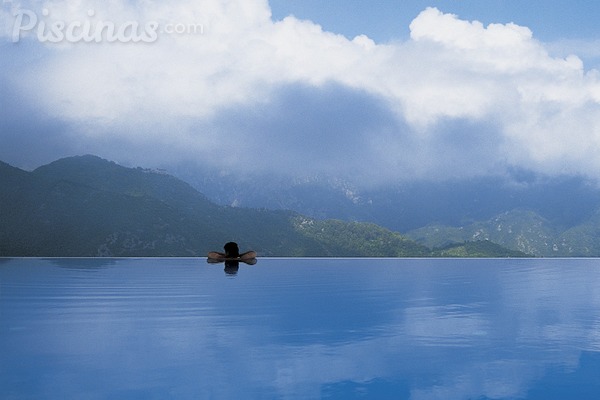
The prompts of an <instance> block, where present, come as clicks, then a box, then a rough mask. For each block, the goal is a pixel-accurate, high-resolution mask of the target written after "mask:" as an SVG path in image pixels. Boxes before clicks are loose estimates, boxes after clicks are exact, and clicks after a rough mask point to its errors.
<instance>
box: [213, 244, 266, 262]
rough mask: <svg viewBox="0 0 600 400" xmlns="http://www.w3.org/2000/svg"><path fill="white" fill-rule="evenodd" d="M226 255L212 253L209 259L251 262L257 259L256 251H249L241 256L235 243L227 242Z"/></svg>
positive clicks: (224, 247) (216, 252) (217, 252)
mask: <svg viewBox="0 0 600 400" xmlns="http://www.w3.org/2000/svg"><path fill="white" fill-rule="evenodd" d="M223 249H224V250H225V253H221V252H219V251H211V252H210V253H208V258H215V259H219V258H232V259H240V260H250V259H253V258H256V252H255V251H247V252H245V253H242V254H240V249H239V247H238V245H237V243H235V242H227V243H225V246H223Z"/></svg>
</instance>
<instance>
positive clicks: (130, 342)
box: [0, 260, 600, 400]
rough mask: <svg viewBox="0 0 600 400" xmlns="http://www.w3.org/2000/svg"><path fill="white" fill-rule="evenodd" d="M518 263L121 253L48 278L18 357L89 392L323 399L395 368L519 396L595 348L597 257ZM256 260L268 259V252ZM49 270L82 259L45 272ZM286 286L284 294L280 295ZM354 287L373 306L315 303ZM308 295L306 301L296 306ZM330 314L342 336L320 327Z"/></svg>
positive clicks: (419, 381)
mask: <svg viewBox="0 0 600 400" xmlns="http://www.w3.org/2000/svg"><path fill="white" fill-rule="evenodd" d="M398 262H399V263H402V261H398ZM510 262H513V261H505V262H500V263H499V264H494V265H493V268H487V269H485V270H483V271H482V270H481V268H480V267H479V265H478V264H467V265H461V264H458V266H457V267H456V268H450V267H441V265H440V264H436V263H435V262H428V263H431V266H428V264H426V265H422V264H423V263H424V262H419V263H420V264H419V265H417V267H415V268H408V269H403V270H402V274H401V275H399V274H394V272H397V271H398V270H397V269H393V268H376V267H374V268H372V269H365V268H362V269H360V270H351V271H350V272H349V273H347V274H343V275H342V276H340V275H337V276H338V277H339V279H337V280H336V279H330V280H329V281H328V280H327V279H325V278H327V277H329V278H331V277H332V276H333V274H332V273H331V271H329V272H327V271H328V269H327V266H326V265H325V266H322V268H323V272H321V273H320V275H317V276H314V275H313V276H309V275H305V276H304V278H303V280H302V281H300V280H298V279H300V276H301V275H302V274H304V273H306V272H315V271H313V270H310V271H308V269H306V268H305V269H304V270H302V274H300V273H299V272H298V271H300V269H299V268H291V267H290V269H288V270H285V271H283V269H281V270H279V271H281V272H277V271H278V270H273V271H271V272H273V273H274V276H273V277H270V278H269V276H267V275H264V276H260V275H259V274H261V273H263V272H262V271H265V270H266V269H268V268H263V269H252V270H249V272H248V274H244V275H243V278H242V277H240V278H242V279H236V280H228V279H225V278H224V277H223V276H222V271H220V270H218V269H212V270H211V269H193V270H186V269H185V268H184V269H175V270H174V269H173V268H175V267H170V268H171V270H170V272H168V273H165V272H163V271H162V269H153V268H152V266H150V267H148V266H145V267H144V269H143V272H144V273H143V274H142V273H140V272H141V271H142V270H140V269H136V268H135V267H131V266H130V267H129V269H125V268H123V265H122V264H123V263H124V262H119V265H117V267H115V268H107V269H104V270H102V276H101V277H98V276H97V275H98V274H91V276H90V274H87V275H85V276H86V277H87V276H89V279H93V280H92V281H90V280H87V278H86V279H83V280H81V279H79V280H73V281H71V286H58V287H53V288H52V289H51V291H48V290H49V289H48V288H46V289H45V290H46V291H45V292H44V293H43V295H44V296H45V297H44V301H46V302H47V304H48V308H47V309H43V311H44V312H43V313H41V314H38V315H36V319H35V320H23V321H21V322H22V328H23V329H22V331H20V332H19V335H18V336H14V335H13V336H11V340H12V341H13V344H15V343H14V342H15V341H16V342H17V344H18V345H19V346H20V348H21V349H25V350H21V353H20V356H22V360H23V362H24V363H25V365H27V363H31V364H32V365H34V364H35V365H37V362H38V359H39V355H40V354H41V355H43V356H44V358H45V359H47V360H50V361H48V363H49V364H53V365H55V366H57V368H54V369H53V370H51V371H47V372H46V375H45V378H43V379H42V380H41V381H40V383H39V385H40V386H41V387H43V390H44V391H45V392H46V393H53V392H52V391H53V390H55V392H56V393H62V394H65V396H63V397H69V396H67V395H68V394H73V393H78V394H81V396H79V397H80V398H83V397H86V395H89V394H90V393H92V392H93V391H94V390H101V389H102V387H103V386H104V385H106V386H107V387H111V388H113V390H114V393H122V392H124V391H127V390H138V391H140V393H142V392H144V391H147V392H148V391H150V392H152V393H158V394H162V395H164V397H165V398H167V397H173V396H176V397H177V398H192V397H194V396H196V397H197V396H198V395H200V397H207V398H217V399H219V398H244V397H245V398H253V397H277V398H284V399H286V398H316V397H320V394H321V393H322V390H323V388H324V387H326V386H329V387H331V386H332V385H336V384H340V383H343V382H356V383H360V384H362V385H363V388H364V389H365V390H368V389H369V385H371V384H372V383H373V382H375V381H376V380H382V379H383V380H386V381H389V382H393V381H394V380H399V379H402V380H405V381H406V382H407V385H409V386H410V393H411V399H414V400H426V399H469V398H479V397H482V396H485V397H488V398H514V397H519V396H524V395H526V394H527V392H528V390H530V389H531V387H532V386H534V385H535V383H536V382H538V381H539V380H540V379H542V378H543V377H544V376H545V375H546V374H547V372H548V370H550V369H557V368H558V369H561V370H565V371H574V370H576V369H577V368H578V366H579V358H580V355H581V353H582V352H583V351H596V352H597V351H599V350H600V336H599V333H598V332H600V315H599V314H600V295H599V294H600V289H599V288H600V272H597V271H595V270H594V269H588V270H586V268H587V267H588V266H589V265H588V264H587V263H586V262H585V261H578V262H577V263H576V264H570V265H572V266H571V267H570V268H563V267H562V266H561V264H560V263H559V262H558V261H548V260H544V261H539V262H538V261H531V260H529V261H527V262H525V263H524V264H521V262H517V261H514V263H515V264H514V267H510V264H507V263H510ZM128 263H129V261H128ZM538 263H539V264H538ZM263 264H264V266H265V267H269V260H265V261H264V262H263ZM473 265H474V266H475V267H473ZM507 265H508V266H507ZM261 268H262V267H261ZM56 270H58V271H59V272H60V273H63V274H77V273H79V274H80V272H78V271H73V270H65V269H62V268H60V269H54V271H49V270H46V272H45V273H50V272H52V273H53V274H54V273H56ZM173 271H175V273H174V274H173ZM190 271H192V272H190ZM207 271H208V272H207ZM250 271H252V272H250ZM357 271H358V272H357ZM271 272H270V273H271ZM296 273H298V275H294V274H296ZM283 274H285V276H284V275H283ZM177 275H179V277H177ZM77 276H78V277H79V278H81V277H83V276H84V275H77ZM181 276H186V280H185V281H182V279H181ZM113 278H115V279H116V280H114V281H113V280H112V279H113ZM216 279H219V280H216ZM253 279H254V281H253ZM268 279H270V280H268ZM98 280H100V281H99V282H100V285H99V286H94V284H93V282H98ZM259 281H260V283H261V285H257V286H252V285H251V283H252V284H255V283H257V282H259ZM315 281H318V282H319V285H321V286H319V289H318V290H316V289H315V288H314V287H313V288H312V292H310V295H311V296H313V297H316V298H318V301H317V302H316V303H310V301H312V300H310V299H306V300H304V301H305V302H304V303H302V302H300V300H299V298H300V297H301V296H302V295H303V294H306V293H307V290H308V286H311V285H313V284H314V282H315ZM105 282H113V283H112V285H113V286H112V287H107V286H103V285H104V283H105ZM0 283H2V282H0ZM292 283H293V285H292ZM4 284H5V285H6V283H4ZM277 285H279V287H285V292H287V295H288V296H287V298H286V297H285V296H283V295H282V294H281V293H280V295H279V296H273V293H274V291H275V287H277ZM5 287H6V286H5ZM358 288H362V292H361V294H360V296H362V297H361V301H360V302H359V304H362V305H363V307H362V308H361V309H360V310H361V312H363V313H368V314H371V315H372V318H371V319H367V318H365V317H364V316H356V318H357V319H358V318H360V321H361V324H360V325H356V324H352V323H348V322H347V321H340V322H339V323H338V325H331V324H328V323H324V322H322V320H323V319H332V318H334V317H336V315H332V313H333V312H335V308H331V303H328V305H326V304H323V305H322V306H320V305H321V304H322V303H324V302H327V301H330V300H331V301H334V300H337V301H338V302H337V303H334V304H336V305H338V304H339V306H340V307H341V306H349V307H352V306H353V304H352V303H350V304H349V305H348V304H346V303H344V302H342V301H340V300H339V299H336V298H337V297H338V296H342V297H345V296H349V295H356V296H358V294H357V293H358V292H357V291H356V290H357V289H358ZM34 289H35V288H34ZM334 290H335V291H336V292H335V293H331V292H332V291H334ZM5 293H6V291H5ZM328 293H329V294H328ZM33 294H35V293H34V292H32V296H33ZM328 296H331V298H330V297H328ZM72 300H73V301H72ZM303 304H304V307H305V308H306V309H308V311H307V310H306V309H305V310H304V311H302V312H300V310H299V309H298V307H302V306H303ZM307 304H310V306H307ZM311 312H314V313H315V315H314V318H317V322H314V321H313V322H312V323H309V322H308V321H307V322H306V324H308V328H309V329H306V326H303V322H302V320H299V321H296V323H297V325H296V326H297V330H294V325H292V324H291V322H290V320H293V319H294V317H297V316H299V315H300V316H302V318H308V317H310V315H311ZM319 312H320V313H322V315H318V314H319ZM339 315H342V316H343V317H344V318H350V317H351V316H352V313H349V312H348V311H347V310H346V311H345V312H342V310H340V314H338V315H337V317H339ZM335 326H337V327H338V328H339V329H340V330H339V332H338V334H337V336H336V337H335V338H333V337H331V336H330V335H328V334H323V331H324V330H330V329H332V327H335ZM303 328H304V329H303ZM319 328H320V329H321V331H319ZM352 329H363V330H362V331H359V332H356V331H352V332H350V330H352ZM40 331H41V333H42V334H43V337H44V341H43V342H41V341H40V340H39V338H40ZM0 333H1V332H0ZM6 346H7V345H6V344H5V345H4V347H6ZM4 347H3V345H2V344H0V349H4ZM12 351H13V352H14V351H15V350H12ZM23 353H24V354H23ZM23 356H24V357H23ZM28 357H29V358H28ZM75 367H79V368H83V369H87V370H89V371H92V373H90V376H88V377H87V379H89V382H81V381H77V380H76V379H73V372H72V368H75ZM5 369H6V367H5V368H2V366H1V365H0V372H5ZM50 378H52V379H50ZM69 382H70V383H69ZM148 382H152V384H151V385H150V386H149V384H148ZM58 385H60V386H58ZM71 397H72V396H71ZM117 397H118V396H117Z"/></svg>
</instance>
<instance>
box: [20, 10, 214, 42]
mask: <svg viewBox="0 0 600 400" xmlns="http://www.w3.org/2000/svg"><path fill="white" fill-rule="evenodd" d="M14 16H15V23H14V26H13V30H12V41H13V43H17V42H19V41H20V40H21V39H22V38H23V36H25V35H34V36H35V37H36V38H37V40H38V41H40V42H42V43H61V42H68V43H80V42H84V43H101V42H108V43H115V42H118V43H140V42H141V43H153V42H156V41H157V40H158V38H159V36H160V34H167V35H175V34H177V35H187V34H193V35H199V34H200V35H201V34H204V25H202V24H183V23H163V24H160V23H159V22H157V21H148V22H145V23H140V22H138V21H132V20H130V21H124V22H121V23H115V22H113V21H107V20H96V18H95V16H96V12H95V11H94V10H88V12H87V17H86V18H84V19H82V20H74V21H68V22H67V21H63V20H58V19H51V18H50V11H49V10H48V9H47V8H44V9H43V10H42V12H41V16H40V15H38V14H37V13H36V12H34V11H32V10H26V9H24V10H18V11H16V12H15V13H14Z"/></svg>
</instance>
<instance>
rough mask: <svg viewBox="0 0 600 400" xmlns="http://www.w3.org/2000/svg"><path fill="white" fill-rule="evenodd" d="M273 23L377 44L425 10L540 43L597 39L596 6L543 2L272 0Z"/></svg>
mask: <svg viewBox="0 0 600 400" xmlns="http://www.w3.org/2000/svg"><path fill="white" fill-rule="evenodd" d="M269 3H270V4H271V8H272V11H273V16H274V18H276V19H281V18H282V17H285V16H287V15H289V14H293V15H295V16H296V17H298V18H302V19H309V20H312V21H314V22H317V23H319V24H321V25H322V26H323V27H324V29H326V30H330V31H333V32H338V33H342V34H344V35H347V36H350V37H353V36H356V35H358V34H363V33H364V34H367V35H369V37H372V38H373V39H375V40H377V41H388V40H395V39H401V40H403V39H406V38H407V37H408V35H409V29H408V25H409V24H410V22H411V21H412V20H413V19H414V17H415V16H416V15H418V14H419V12H421V11H422V10H424V9H425V8H427V7H437V8H439V9H440V10H442V11H444V12H448V13H453V14H457V15H459V16H460V17H461V18H463V19H467V20H478V21H481V22H483V23H484V24H486V25H487V24H489V23H508V22H514V23H516V24H519V25H523V26H527V27H529V28H530V29H531V30H533V31H534V32H535V35H536V37H537V38H538V39H540V40H543V41H554V40H558V39H565V38H568V39H583V38H597V36H598V15H600V3H598V2H593V1H582V0H575V1H544V0H530V1H522V0H486V1H482V0H446V1H415V0H407V1H403V0H376V1H369V0H346V1H319V0H271V1H270V2H269Z"/></svg>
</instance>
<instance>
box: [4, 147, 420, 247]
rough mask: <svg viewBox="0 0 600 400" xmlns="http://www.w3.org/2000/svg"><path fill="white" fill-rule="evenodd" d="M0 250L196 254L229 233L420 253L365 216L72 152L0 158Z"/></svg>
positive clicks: (243, 240)
mask: <svg viewBox="0 0 600 400" xmlns="http://www.w3.org/2000/svg"><path fill="white" fill-rule="evenodd" d="M0 185H1V186H2V188H3V190H2V192H1V194H0V220H1V221H2V224H1V225H0V256H204V255H205V254H206V253H207V252H208V251H210V250H219V249H220V248H221V246H222V245H223V243H225V242H227V241H230V240H234V241H237V242H238V243H239V244H240V247H241V248H242V249H254V250H256V251H258V253H259V255H262V256H374V257H376V256H391V257H395V256H425V255H428V254H429V249H427V248H426V247H425V246H422V245H418V244H416V243H415V242H413V241H412V240H408V239H406V238H404V237H402V236H401V235H399V234H398V233H395V232H392V231H389V230H387V229H383V228H381V227H378V226H376V225H373V224H368V223H346V222H342V221H336V220H326V221H318V220H314V219H310V218H306V217H303V216H301V215H299V214H297V213H295V212H291V211H282V210H280V211H271V210H265V209H249V208H234V207H225V206H218V205H216V204H214V203H212V202H211V201H209V200H208V199H207V198H206V197H205V196H203V195H202V194H200V193H199V192H197V191H196V190H195V189H193V188H192V187H191V186H189V185H188V184H186V183H185V182H183V181H180V180H178V179H176V178H174V177H173V176H170V175H167V174H165V173H164V172H161V171H151V170H145V169H141V168H125V167H122V166H119V165H117V164H115V163H113V162H109V161H106V160H103V159H101V158H98V157H95V156H81V157H70V158H65V159H61V160H58V161H55V162H53V163H50V164H48V165H45V166H43V167H40V168H38V169H36V170H34V171H33V172H26V171H23V170H20V169H18V168H14V167H12V166H10V165H8V164H5V163H1V164H0Z"/></svg>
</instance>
